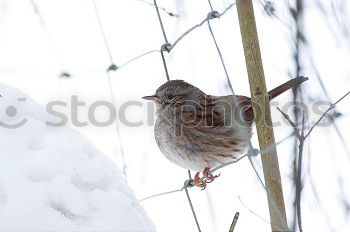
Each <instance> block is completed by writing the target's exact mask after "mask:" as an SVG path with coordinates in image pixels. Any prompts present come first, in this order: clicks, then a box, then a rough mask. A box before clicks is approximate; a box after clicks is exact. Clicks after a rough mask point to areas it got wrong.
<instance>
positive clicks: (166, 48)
mask: <svg viewBox="0 0 350 232" xmlns="http://www.w3.org/2000/svg"><path fill="white" fill-rule="evenodd" d="M91 1H92V4H93V9H94V12H95V17H96V20H97V22H98V26H99V29H100V33H101V37H102V39H103V43H104V46H105V50H106V55H107V56H108V59H109V61H110V65H109V66H108V67H107V68H106V69H105V70H104V72H105V73H106V78H107V84H108V88H109V92H110V97H111V100H112V104H113V106H114V107H115V108H116V107H117V98H116V95H115V91H114V89H113V83H112V81H113V77H112V74H111V72H116V71H118V70H120V69H122V68H124V67H126V66H127V65H129V64H131V63H133V62H135V61H136V60H139V59H141V58H143V57H145V56H147V55H149V54H153V53H160V55H161V62H162V64H163V67H164V72H165V77H166V80H167V81H169V80H170V73H169V70H168V68H167V60H166V57H165V52H166V53H170V52H172V51H173V49H174V48H175V47H176V46H177V45H178V44H179V43H180V42H181V41H182V40H183V39H184V38H186V37H187V36H188V35H189V34H190V33H192V32H193V31H194V30H195V29H197V28H199V27H202V26H203V25H205V24H206V25H207V27H208V32H209V34H210V36H211V38H212V39H213V43H214V46H215V48H216V50H217V53H218V57H219V60H220V63H221V65H222V67H223V72H224V73H225V76H226V84H227V85H228V87H229V89H230V91H231V93H232V96H233V101H234V103H235V104H237V103H238V101H237V99H236V97H235V92H234V89H233V86H232V84H231V81H230V77H229V73H228V71H227V68H226V66H225V62H224V57H223V55H222V52H221V50H220V46H219V44H218V42H217V40H216V37H215V33H214V31H213V28H212V26H211V20H214V19H219V18H220V17H222V16H224V15H225V14H226V13H227V12H228V11H229V10H230V9H232V8H233V7H234V6H235V5H236V4H237V1H236V2H233V3H231V4H229V5H228V6H227V7H226V8H225V9H224V10H223V11H222V12H221V13H219V12H218V11H215V6H213V4H212V2H211V1H210V0H208V5H209V12H208V14H207V15H206V17H205V18H203V19H202V20H201V21H200V22H199V23H197V24H195V25H194V26H192V27H190V28H189V29H188V30H186V31H185V32H183V33H182V34H180V35H179V36H178V37H177V38H176V39H175V40H174V42H173V43H170V42H169V41H168V38H167V34H166V26H165V25H164V23H163V21H162V17H161V12H160V10H161V11H163V12H164V13H166V14H168V15H169V16H176V17H178V15H176V14H174V13H172V12H169V11H167V10H166V9H165V8H163V7H159V6H158V4H157V1H156V0H153V4H152V3H149V2H146V1H143V0H138V1H140V2H144V3H147V4H148V5H151V6H153V7H154V8H155V10H156V14H157V18H158V22H159V26H160V29H161V32H162V37H163V39H164V44H162V45H161V46H160V49H159V50H158V49H153V50H150V51H147V52H144V53H141V54H139V55H136V56H135V57H132V58H131V59H129V60H127V61H125V62H124V63H120V64H119V65H117V63H116V62H115V60H114V56H113V54H112V52H111V49H110V45H109V42H108V39H107V36H106V33H105V31H104V27H103V22H102V20H101V17H100V13H99V10H98V7H97V5H96V2H95V0H91ZM241 1H244V0H241ZM30 2H31V4H32V6H33V8H34V11H35V13H36V14H37V16H38V18H39V22H40V25H41V27H42V28H43V30H44V31H45V33H46V35H47V39H48V41H49V44H50V46H51V47H52V49H53V51H54V54H55V57H56V59H57V62H58V64H59V66H60V68H61V70H62V71H61V74H60V76H61V77H70V76H71V74H70V73H69V72H67V71H65V69H64V66H63V62H62V58H61V57H60V55H59V52H58V51H57V49H56V46H55V44H54V42H53V40H52V38H51V36H50V33H49V31H48V30H47V27H46V23H45V20H44V18H43V16H42V15H41V13H40V11H39V7H38V5H37V3H36V2H35V1H34V0H30ZM258 2H259V3H260V4H261V6H263V9H264V11H265V12H266V13H267V14H268V15H270V16H273V17H274V18H276V19H277V20H278V21H279V22H281V23H282V24H283V25H285V26H286V28H288V30H293V29H292V26H291V25H290V24H289V23H287V22H286V21H285V20H283V19H282V18H281V17H279V16H278V14H277V13H276V9H275V7H274V5H273V4H272V2H271V1H266V0H258ZM319 82H320V84H321V86H322V89H323V91H324V93H325V94H326V96H327V98H328V100H329V95H328V93H327V91H326V89H325V87H324V84H323V83H322V80H321V79H320V78H319ZM349 94H350V92H348V93H346V94H345V95H344V96H342V97H341V98H340V99H338V100H337V101H336V102H335V103H333V104H331V105H330V107H329V108H328V109H327V110H326V111H324V113H323V114H322V116H321V117H320V118H319V119H318V120H317V122H316V123H315V124H314V125H312V126H311V128H310V129H309V130H308V131H303V132H302V135H300V134H298V129H297V128H296V127H295V125H293V122H292V120H291V119H290V118H289V116H288V115H287V114H285V113H284V112H282V111H280V112H281V114H282V115H283V116H284V117H285V118H286V119H287V120H288V121H289V122H290V123H291V126H292V127H293V133H292V134H290V135H288V136H286V137H285V138H283V139H282V140H281V141H279V142H277V143H276V144H272V145H270V146H269V147H268V148H267V149H265V150H259V149H256V148H254V147H253V145H252V142H251V139H250V136H248V134H246V135H245V136H246V138H247V141H249V150H248V152H247V153H246V154H245V155H242V156H241V157H240V158H238V159H236V160H233V161H231V162H228V163H225V164H222V165H219V166H217V167H215V168H213V169H211V170H210V171H209V173H211V174H213V173H214V172H217V171H218V170H220V169H222V168H224V167H226V166H229V165H232V164H235V163H238V162H239V161H241V160H242V159H244V158H249V160H250V161H251V165H252V168H253V169H254V172H255V173H256V175H257V178H258V179H259V182H260V184H261V185H262V186H263V187H264V188H265V186H264V183H263V181H262V179H261V178H260V176H259V174H258V172H257V170H256V169H255V167H254V165H253V162H252V160H251V157H253V156H257V155H260V156H263V155H265V154H268V153H269V152H271V150H273V149H275V148H276V147H277V146H278V145H280V144H282V143H283V142H284V141H286V140H288V139H289V138H291V137H298V136H299V137H300V136H302V138H303V140H305V139H306V138H308V137H309V136H310V134H311V132H312V131H313V130H314V129H315V127H316V126H317V125H318V124H319V123H320V122H321V121H322V120H323V119H324V118H325V117H326V116H327V114H328V113H329V112H330V111H331V110H333V109H334V108H335V106H336V105H337V104H338V103H339V102H340V101H342V100H343V99H344V98H345V97H347V96H348V95H349ZM334 126H335V127H336V128H337V126H336V124H334ZM302 129H303V130H304V128H302ZM115 130H116V136H117V139H118V144H119V146H118V149H119V155H120V158H121V161H122V164H123V174H124V176H125V177H127V174H126V173H127V165H126V161H125V154H124V150H123V146H122V145H123V143H122V137H121V134H120V129H119V125H118V121H117V120H116V122H115ZM339 137H340V138H342V137H341V136H340V135H339ZM344 144H345V143H344ZM344 146H345V145H344ZM188 173H189V178H188V179H187V180H185V181H184V185H183V186H182V187H181V188H179V189H175V190H171V191H166V192H162V193H157V194H154V195H151V196H148V197H145V198H142V199H140V201H145V200H149V199H153V198H156V197H161V196H165V195H169V194H174V193H177V192H182V191H183V190H185V194H186V199H187V202H188V204H189V207H190V209H191V213H192V215H193V220H194V222H195V224H196V227H197V230H198V231H201V226H200V223H199V220H198V217H197V215H196V210H195V206H194V205H193V203H192V200H191V197H190V194H189V191H188V189H189V188H191V187H193V186H194V181H193V179H192V177H191V174H190V172H189V171H188ZM203 180H204V177H202V178H201V181H203ZM274 207H276V206H274ZM238 216H239V213H238V212H237V213H236V214H235V217H234V219H233V221H232V224H231V227H230V231H233V230H234V228H235V225H236V223H237V220H238ZM263 220H264V219H263ZM265 221H266V220H265Z"/></svg>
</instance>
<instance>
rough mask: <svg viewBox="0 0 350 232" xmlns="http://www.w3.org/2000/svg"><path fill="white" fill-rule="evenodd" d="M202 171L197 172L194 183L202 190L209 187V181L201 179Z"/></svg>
mask: <svg viewBox="0 0 350 232" xmlns="http://www.w3.org/2000/svg"><path fill="white" fill-rule="evenodd" d="M199 174H200V172H197V173H196V175H195V176H194V180H193V182H194V185H195V186H197V187H199V188H201V189H202V190H204V189H205V188H206V187H207V181H206V180H203V181H201V178H200V177H199Z"/></svg>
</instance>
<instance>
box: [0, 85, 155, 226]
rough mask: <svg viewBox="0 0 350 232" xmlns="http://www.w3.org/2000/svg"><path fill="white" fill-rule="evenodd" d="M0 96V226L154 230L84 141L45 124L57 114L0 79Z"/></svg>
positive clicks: (109, 168)
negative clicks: (53, 114)
mask: <svg viewBox="0 0 350 232" xmlns="http://www.w3.org/2000/svg"><path fill="white" fill-rule="evenodd" d="M0 94H1V95H2V97H1V98H0V231H53V230H54V231H154V230H155V228H154V226H153V224H152V222H151V221H150V220H149V218H148V217H147V215H146V213H145V212H144V210H143V209H142V208H141V206H140V205H139V203H138V201H137V200H136V198H135V196H134V194H133V192H132V191H131V189H130V188H129V187H128V186H127V185H126V183H125V182H124V180H123V178H122V176H121V174H120V172H119V170H117V169H116V167H115V165H114V164H113V163H112V162H111V161H110V160H108V159H107V158H106V157H105V156H104V155H103V154H101V153H100V152H99V151H97V150H96V149H95V148H94V147H93V146H92V145H91V143H90V142H89V141H88V140H86V139H85V138H84V137H82V136H81V135H80V134H78V133H76V132H74V131H73V130H72V129H70V128H68V127H50V126H47V125H46V124H45V122H46V121H47V120H50V121H51V122H52V121H53V120H57V118H55V117H53V116H51V115H50V114H48V113H47V112H46V111H45V109H44V107H42V106H40V105H39V104H37V103H36V102H34V101H33V100H32V99H30V97H28V96H27V95H25V94H23V93H22V92H20V91H19V90H17V89H15V88H12V87H9V86H7V85H3V84H0ZM9 127H11V128H12V129H11V128H9ZM15 127H18V128H15Z"/></svg>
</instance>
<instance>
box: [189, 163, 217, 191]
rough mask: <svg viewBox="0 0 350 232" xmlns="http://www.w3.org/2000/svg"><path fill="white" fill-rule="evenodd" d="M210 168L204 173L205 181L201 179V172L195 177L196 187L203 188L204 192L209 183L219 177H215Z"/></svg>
mask: <svg viewBox="0 0 350 232" xmlns="http://www.w3.org/2000/svg"><path fill="white" fill-rule="evenodd" d="M209 170H210V169H209V168H205V169H204V171H203V177H204V180H201V178H200V177H199V175H200V172H197V173H196V175H195V176H194V185H195V186H197V187H199V188H201V189H202V190H204V189H205V188H206V187H207V184H208V183H211V182H213V181H214V180H215V178H217V177H219V176H220V174H219V175H213V174H211V173H210V172H209Z"/></svg>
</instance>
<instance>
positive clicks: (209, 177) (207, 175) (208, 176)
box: [203, 168, 220, 183]
mask: <svg viewBox="0 0 350 232" xmlns="http://www.w3.org/2000/svg"><path fill="white" fill-rule="evenodd" d="M209 170H210V169H209V168H205V169H204V171H203V176H204V177H205V179H206V180H207V181H206V182H207V183H211V182H213V181H214V180H215V178H217V177H219V176H220V174H219V175H215V176H214V175H213V174H211V173H210V172H209Z"/></svg>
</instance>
